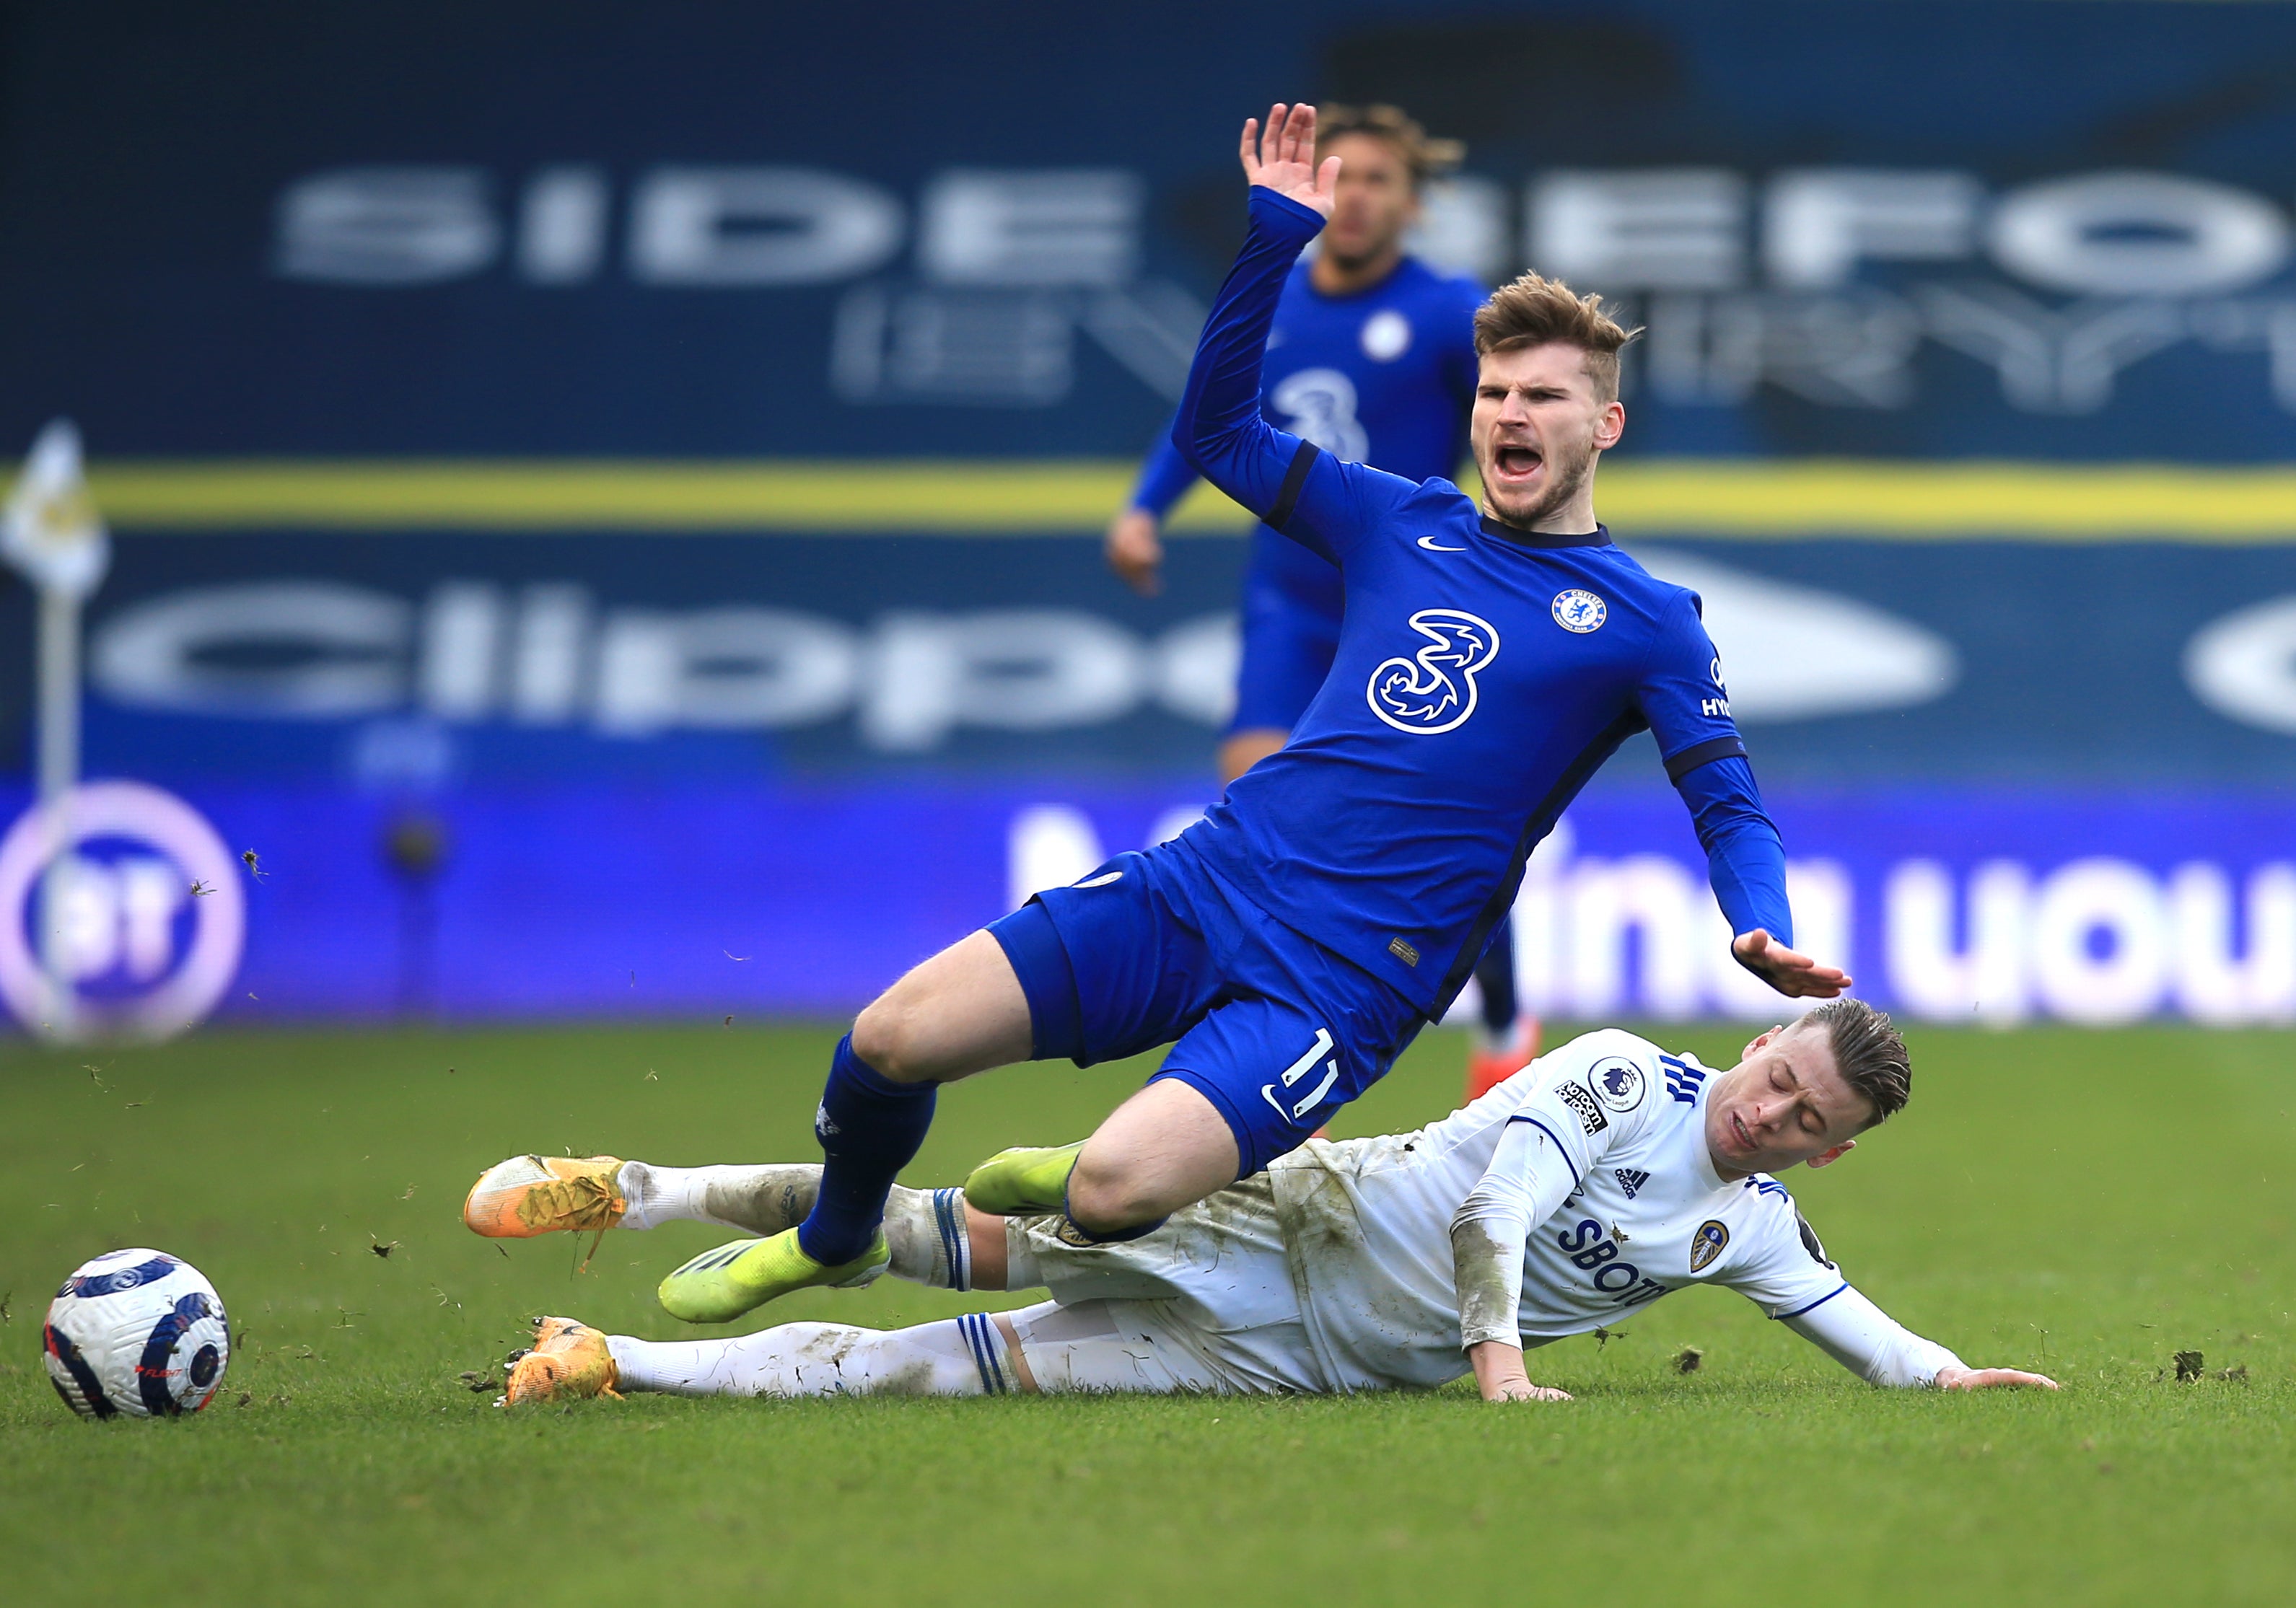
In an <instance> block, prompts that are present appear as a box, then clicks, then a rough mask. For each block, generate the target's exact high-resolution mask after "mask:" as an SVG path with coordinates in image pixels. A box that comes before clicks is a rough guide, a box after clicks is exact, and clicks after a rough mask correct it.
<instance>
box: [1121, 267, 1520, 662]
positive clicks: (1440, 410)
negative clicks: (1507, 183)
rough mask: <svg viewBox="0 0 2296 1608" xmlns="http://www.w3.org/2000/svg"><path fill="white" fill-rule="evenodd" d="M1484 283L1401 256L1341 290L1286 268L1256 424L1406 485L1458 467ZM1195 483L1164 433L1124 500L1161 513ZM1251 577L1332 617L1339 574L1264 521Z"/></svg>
mask: <svg viewBox="0 0 2296 1608" xmlns="http://www.w3.org/2000/svg"><path fill="white" fill-rule="evenodd" d="M1482 300H1483V289H1482V287H1481V286H1480V285H1479V284H1477V283H1475V282H1474V281H1473V280H1472V279H1469V278H1466V277H1464V275H1452V274H1445V273H1441V272H1439V271H1438V270H1437V269H1435V268H1431V267H1428V266H1427V264H1425V263H1423V262H1422V261H1420V260H1419V259H1418V258H1413V257H1406V258H1404V259H1403V260H1402V261H1401V262H1400V263H1398V265H1397V266H1396V268H1395V271H1394V272H1393V273H1391V274H1390V275H1388V276H1387V277H1386V278H1384V279H1382V280H1381V281H1380V282H1379V283H1377V284H1375V285H1372V286H1369V287H1367V288H1366V289H1364V290H1361V291H1354V292H1352V293H1350V294H1348V295H1344V296H1331V295H1326V294H1324V292H1323V291H1318V290H1317V289H1316V287H1315V285H1314V283H1312V281H1311V279H1310V277H1309V275H1308V265H1307V264H1306V263H1304V262H1302V263H1299V264H1297V265H1295V266H1294V267H1292V270H1291V273H1290V275H1289V276H1288V277H1287V278H1286V280H1285V281H1284V283H1283V293H1282V294H1281V295H1280V296H1279V297H1278V298H1277V299H1276V303H1275V323H1274V324H1273V326H1272V327H1271V329H1270V330H1269V332H1268V344H1267V359H1266V361H1265V362H1264V363H1263V364H1262V365H1261V369H1260V386H1261V390H1260V408H1261V412H1262V413H1263V414H1265V416H1266V417H1267V422H1268V423H1271V424H1274V425H1276V426H1278V427H1279V428H1282V429H1285V430H1288V431H1291V432H1292V433H1293V434H1294V435H1297V436H1299V437H1300V438H1301V439H1305V440H1309V441H1313V442H1315V444H1316V446H1318V447H1324V449H1326V450H1327V451H1329V452H1330V453H1332V454H1333V455H1334V456H1336V457H1340V458H1344V459H1346V460H1348V461H1349V462H1350V463H1355V464H1376V465H1378V466H1379V467H1380V468H1382V469H1384V470H1386V471H1387V472H1389V473H1390V474H1399V475H1401V476H1402V477H1403V478H1404V479H1405V480H1430V479H1432V478H1433V477H1435V476H1438V475H1450V474H1455V473H1456V472H1458V468H1459V461H1460V459H1461V458H1463V457H1464V455H1466V447H1467V412H1468V409H1469V408H1470V407H1471V406H1472V405H1473V402H1474V396H1475V336H1474V320H1475V309H1476V308H1478V307H1480V306H1481V305H1482ZM1195 482H1196V468H1195V465H1194V464H1193V463H1191V462H1190V461H1189V460H1188V459H1187V458H1186V457H1185V455H1182V453H1181V451H1180V449H1179V447H1178V446H1177V444H1176V443H1175V442H1174V441H1173V439H1172V432H1171V431H1169V430H1167V431H1164V432H1163V433H1162V434H1161V435H1160V436H1159V437H1158V438H1157V439H1156V444H1155V446H1154V447H1152V448H1151V449H1150V451H1149V454H1148V457H1147V460H1146V461H1145V462H1144V464H1142V465H1141V470H1140V480H1139V483H1138V485H1137V486H1136V488H1135V489H1134V491H1133V493H1132V505H1133V506H1134V507H1136V508H1144V509H1146V510H1147V511H1148V512H1149V513H1152V514H1154V515H1156V517H1157V518H1159V519H1161V518H1163V517H1164V515H1165V514H1166V513H1169V511H1170V510H1171V507H1172V505H1173V504H1175V503H1177V502H1178V501H1179V500H1180V497H1181V496H1182V495H1183V494H1184V493H1185V492H1186V490H1187V489H1188V488H1189V487H1191V486H1193V485H1194V484H1195ZM1251 580H1252V583H1253V584H1257V585H1263V586H1272V587H1275V588H1276V589H1277V590H1278V591H1279V592H1280V593H1281V594H1282V595H1283V596H1284V597H1285V598H1287V599H1289V600H1290V601H1291V602H1292V603H1297V604H1299V605H1300V606H1301V607H1304V608H1308V609H1312V610H1314V611H1316V612H1317V613H1319V614H1321V615H1323V616H1324V618H1326V619H1333V620H1336V619H1339V617H1340V607H1341V598H1340V576H1339V571H1338V570H1334V569H1333V568H1332V566H1331V565H1330V564H1328V563H1326V562H1324V560H1323V559H1322V558H1320V557H1319V556H1317V555H1316V554H1314V553H1313V552H1310V551H1309V550H1308V548H1306V547H1303V546H1300V544H1299V543H1297V542H1293V541H1287V540H1285V539H1284V538H1283V537H1281V536H1279V535H1277V534H1276V533H1275V531H1273V530H1270V529H1268V528H1267V526H1266V525H1259V526H1255V527H1254V528H1253V529H1252V532H1251Z"/></svg>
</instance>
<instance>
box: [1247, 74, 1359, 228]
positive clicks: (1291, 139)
mask: <svg viewBox="0 0 2296 1608" xmlns="http://www.w3.org/2000/svg"><path fill="white" fill-rule="evenodd" d="M1243 176H1244V177H1245V178H1246V179H1248V180H1249V181H1251V183H1252V184H1255V185H1265V186H1266V187H1267V188H1268V189H1270V190H1273V191H1275V193H1276V194H1278V195H1280V196H1282V197H1283V199H1284V200H1286V201H1298V202H1299V203H1300V205H1301V206H1303V207H1312V208H1313V209H1315V210H1316V211H1318V212H1320V213H1322V214H1323V215H1324V217H1331V215H1332V209H1333V206H1334V205H1336V204H1337V186H1338V185H1339V182H1340V159H1339V158H1338V157H1336V156H1327V157H1325V158H1324V165H1323V166H1322V167H1321V168H1318V167H1316V109H1315V108H1314V107H1313V106H1292V107H1288V108H1287V107H1286V106H1285V105H1284V104H1283V102H1281V101H1278V102H1276V103H1275V105H1273V106H1270V107H1269V108H1268V109H1267V127H1266V128H1265V129H1262V128H1261V127H1260V126H1259V119H1257V118H1246V119H1244V120H1243Z"/></svg>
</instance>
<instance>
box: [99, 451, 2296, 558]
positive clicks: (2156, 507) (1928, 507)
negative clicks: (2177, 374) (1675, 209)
mask: <svg viewBox="0 0 2296 1608" xmlns="http://www.w3.org/2000/svg"><path fill="white" fill-rule="evenodd" d="M1135 472H1136V466H1135V465H1134V464H1130V463H1128V462H1124V461H1120V460H1105V459H1037V460H1027V459H1024V460H973V461H970V462H934V461H929V460H922V459H883V460H796V459H790V460H776V459H758V460H750V461H730V462H726V461H719V462H678V461H667V460H652V461H628V460H603V459H569V460H565V461H563V462H553V461H548V460H469V461H455V460H435V459H403V460H394V459H362V460H294V459H282V460H234V459H217V460H209V461H191V460H156V459H147V460H124V459H120V460H112V461H109V462H105V463H101V464H97V465H95V466H94V469H93V471H92V472H91V476H90V479H91V481H92V486H93V489H94V496H95V500H96V505H97V506H98V507H99V508H100V509H101V510H102V513H103V515H104V517H105V518H106V519H107V520H109V521H111V523H112V524H114V525H117V526H119V527H121V528H122V529H130V530H179V531H191V530H258V529H296V530H322V529H324V530H422V529H452V530H526V531H551V530H644V531H662V532H676V531H733V530H760V531H763V530H779V531H820V532H830V533H849V532H864V531H866V532H914V533H919V534H946V535H952V536H986V535H1043V534H1062V535H1066V534H1073V533H1078V532H1089V531H1095V530H1098V529H1100V528H1101V527H1102V526H1103V524H1105V523H1106V521H1107V520H1108V518H1109V516H1110V514H1111V513H1112V512H1113V511H1114V510H1115V509H1116V508H1117V507H1118V506H1119V505H1120V504H1121V503H1122V501H1123V499H1124V496H1125V495H1126V493H1127V492H1128V490H1129V489H1130V488H1131V484H1132V479H1133V475H1134V473H1135ZM1599 493H1600V495H1599V497H1598V499H1597V501H1598V505H1599V506H1600V508H1601V510H1602V513H1603V519H1604V520H1605V521H1608V522H1609V523H1610V524H1611V526H1612V528H1613V529H1617V530H1619V531H1620V533H1621V534H1623V535H1628V536H1630V537H1702V536H1707V537H1734V538H1738V539H1770V540H1784V541H1800V540H1816V539H1824V538H1827V537H1864V538H1871V539H1882V540H1894V541H1907V540H1915V541H1923V540H1930V541H1935V540H2009V541H2079V542H2090V541H2112V540H2136V541H2175V542H2200V543H2241V544H2248V543H2277V542H2296V469H2291V468H2283V467H2277V466H2273V467H2251V466H2229V467H2201V466H2176V465H2165V464H2106V465H2095V466H2088V465H2069V464H2017V463H1973V462H1950V463H1884V462H1875V461H1862V462H1860V461H1847V460H1841V461H1837V460H1801V461H1795V462H1777V461H1764V460H1759V459H1734V460H1718V459H1684V458H1676V459H1666V458H1652V459H1643V460H1636V459H1626V460H1622V461H1620V462H1617V463H1614V464H1611V465H1609V466H1608V467H1606V468H1605V469H1603V472H1602V480H1601V482H1600V486H1599ZM1250 523H1251V521H1250V518H1249V516H1248V515H1246V514H1245V513H1243V511H1242V509H1240V508H1238V507H1236V506H1235V505H1234V504H1233V503H1230V502H1229V501H1227V499H1226V498H1225V497H1223V496H1219V495H1218V493H1216V492H1214V491H1212V490H1211V489H1210V488H1209V487H1201V486H1200V487H1198V488H1196V490H1195V491H1194V492H1193V493H1192V494H1191V495H1190V496H1189V498H1188V500H1187V501H1186V502H1185V503H1184V504H1182V505H1181V506H1180V508H1179V509H1178V510H1177V513H1176V515H1175V518H1174V519H1173V521H1172V528H1173V529H1174V530H1175V531H1176V532H1184V533H1197V534H1215V533H1218V534H1234V533H1236V532H1240V531H1242V530H1243V529H1246V528H1248V526H1249V525H1250Z"/></svg>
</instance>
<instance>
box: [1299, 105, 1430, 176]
mask: <svg viewBox="0 0 2296 1608" xmlns="http://www.w3.org/2000/svg"><path fill="white" fill-rule="evenodd" d="M1343 134H1361V135H1368V136H1370V137H1371V138H1373V139H1375V140H1377V141H1379V142H1380V143H1381V144H1383V145H1385V146H1386V147H1387V148H1388V149H1389V150H1390V151H1392V152H1395V154H1396V155H1397V156H1398V157H1400V158H1401V159H1402V160H1403V165H1404V166H1405V167H1406V168H1410V169H1411V187H1412V188H1413V189H1415V190H1416V189H1417V188H1418V187H1419V186H1420V185H1423V184H1425V183H1426V182H1427V181H1428V180H1429V179H1431V178H1436V177H1439V176H1442V175H1443V174H1446V173H1448V172H1450V171H1451V169H1452V168H1456V167H1457V166H1458V165H1459V163H1460V161H1461V160H1462V159H1464V157H1465V156H1466V154H1467V148H1466V147H1465V146H1464V145H1463V144H1460V143H1459V142H1458V141H1456V140H1438V139H1431V138H1429V137H1428V134H1427V130H1425V129H1424V128H1422V127H1420V126H1419V124H1418V123H1417V122H1416V121H1415V119H1412V118H1411V117H1410V116H1409V114H1407V113H1406V112H1405V111H1404V110H1403V109H1402V108H1401V107H1399V106H1318V107H1316V150H1318V151H1322V150H1323V149H1324V147H1326V146H1328V145H1329V144H1331V143H1332V142H1333V140H1335V139H1338V138H1339V137H1340V136H1341V135H1343Z"/></svg>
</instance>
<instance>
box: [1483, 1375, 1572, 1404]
mask: <svg viewBox="0 0 2296 1608" xmlns="http://www.w3.org/2000/svg"><path fill="white" fill-rule="evenodd" d="M1483 1399H1484V1400H1485V1401H1568V1400H1570V1391H1558V1390H1556V1389H1555V1388H1554V1386H1553V1385H1545V1384H1533V1383H1531V1382H1530V1381H1529V1380H1528V1379H1500V1380H1494V1381H1493V1382H1491V1384H1490V1385H1489V1386H1488V1388H1487V1389H1485V1391H1483Z"/></svg>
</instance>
